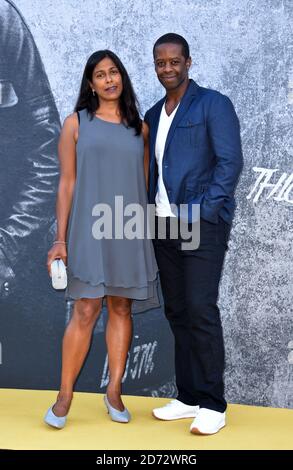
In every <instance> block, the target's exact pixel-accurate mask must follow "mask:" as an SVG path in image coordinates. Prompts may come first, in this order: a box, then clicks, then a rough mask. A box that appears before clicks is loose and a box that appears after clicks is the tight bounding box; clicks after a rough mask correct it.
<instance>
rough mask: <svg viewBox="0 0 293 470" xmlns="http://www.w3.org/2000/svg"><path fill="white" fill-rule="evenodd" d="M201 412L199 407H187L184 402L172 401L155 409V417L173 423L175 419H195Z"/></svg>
mask: <svg viewBox="0 0 293 470" xmlns="http://www.w3.org/2000/svg"><path fill="white" fill-rule="evenodd" d="M198 412H199V406H190V405H185V403H182V401H179V400H171V401H170V402H169V403H167V405H165V406H161V407H160V408H155V409H154V410H153V416H154V417H155V418H157V419H162V420H164V421H172V420H173V419H182V418H195V416H196V415H197V413H198Z"/></svg>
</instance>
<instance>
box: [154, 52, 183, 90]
mask: <svg viewBox="0 0 293 470" xmlns="http://www.w3.org/2000/svg"><path fill="white" fill-rule="evenodd" d="M154 60H155V70H156V73H157V76H158V79H159V81H160V82H161V84H162V85H163V87H164V88H166V90H167V91H169V90H174V89H176V88H178V87H179V86H180V85H181V83H183V82H184V80H186V78H188V69H189V67H190V65H191V58H188V59H185V57H184V55H183V52H182V46H181V45H180V44H171V43H166V44H161V45H160V46H157V47H156V48H155V57H154Z"/></svg>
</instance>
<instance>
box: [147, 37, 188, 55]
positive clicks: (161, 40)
mask: <svg viewBox="0 0 293 470" xmlns="http://www.w3.org/2000/svg"><path fill="white" fill-rule="evenodd" d="M166 43H171V44H179V45H181V46H182V54H183V55H184V57H185V59H188V58H189V56H190V53H189V45H188V42H187V41H186V39H184V37H182V36H180V34H176V33H167V34H164V35H163V36H161V37H160V38H159V39H157V40H156V42H155V44H154V48H153V55H154V57H155V49H156V47H158V46H160V45H161V44H166Z"/></svg>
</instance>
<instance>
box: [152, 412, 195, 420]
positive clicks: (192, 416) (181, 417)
mask: <svg viewBox="0 0 293 470" xmlns="http://www.w3.org/2000/svg"><path fill="white" fill-rule="evenodd" d="M152 415H153V417H154V418H156V419H158V420H160V421H176V420H177V419H190V418H193V419H194V418H196V415H194V414H193V415H189V416H180V417H178V418H159V417H158V416H156V415H155V413H154V412H152Z"/></svg>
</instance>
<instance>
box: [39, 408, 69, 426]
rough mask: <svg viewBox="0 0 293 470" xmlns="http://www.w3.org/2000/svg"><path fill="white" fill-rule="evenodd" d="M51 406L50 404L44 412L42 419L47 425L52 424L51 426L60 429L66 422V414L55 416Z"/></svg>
mask: <svg viewBox="0 0 293 470" xmlns="http://www.w3.org/2000/svg"><path fill="white" fill-rule="evenodd" d="M52 408H53V407H52V406H51V407H50V408H49V409H48V411H47V413H46V414H45V417H44V421H45V423H46V424H49V426H52V427H53V428H57V429H62V428H64V426H65V424H66V419H67V415H66V416H56V415H55V414H54V412H53V409H52Z"/></svg>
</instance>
